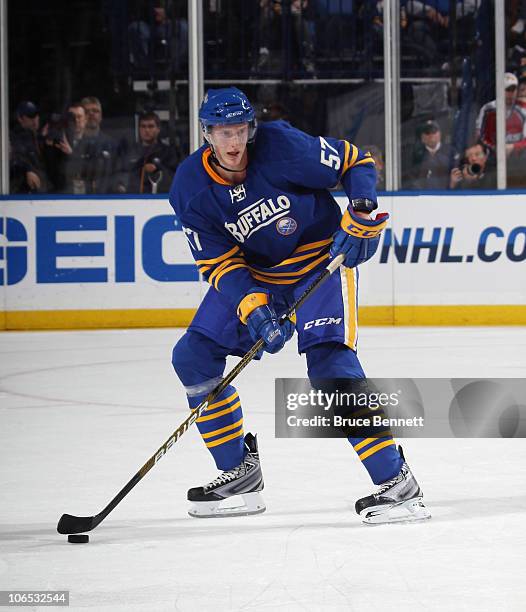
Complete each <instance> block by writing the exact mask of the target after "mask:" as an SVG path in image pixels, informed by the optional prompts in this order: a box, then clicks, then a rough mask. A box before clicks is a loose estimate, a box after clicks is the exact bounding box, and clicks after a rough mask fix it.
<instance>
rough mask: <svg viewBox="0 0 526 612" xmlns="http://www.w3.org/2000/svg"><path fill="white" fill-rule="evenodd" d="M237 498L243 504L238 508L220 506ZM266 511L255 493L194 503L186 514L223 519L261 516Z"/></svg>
mask: <svg viewBox="0 0 526 612" xmlns="http://www.w3.org/2000/svg"><path fill="white" fill-rule="evenodd" d="M239 497H242V499H243V502H244V503H243V504H241V505H238V506H222V504H224V503H225V502H230V501H232V500H235V499H237V498H239ZM266 509H267V507H266V506H265V502H264V501H263V498H262V497H261V495H260V494H259V493H258V492H255V493H245V494H244V495H236V496H233V497H231V498H227V499H224V500H221V501H213V502H194V503H193V506H192V507H191V508H190V509H189V510H188V514H189V515H190V516H192V517H194V518H224V517H231V516H250V515H251V514H261V513H262V512H265V510H266Z"/></svg>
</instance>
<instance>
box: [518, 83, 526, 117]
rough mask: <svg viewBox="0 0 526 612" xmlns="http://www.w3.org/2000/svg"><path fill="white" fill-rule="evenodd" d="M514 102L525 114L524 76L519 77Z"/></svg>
mask: <svg viewBox="0 0 526 612" xmlns="http://www.w3.org/2000/svg"><path fill="white" fill-rule="evenodd" d="M516 104H517V106H518V107H520V108H521V109H522V110H523V111H524V113H525V114H526V76H524V77H522V78H520V79H519V86H518V88H517V100H516Z"/></svg>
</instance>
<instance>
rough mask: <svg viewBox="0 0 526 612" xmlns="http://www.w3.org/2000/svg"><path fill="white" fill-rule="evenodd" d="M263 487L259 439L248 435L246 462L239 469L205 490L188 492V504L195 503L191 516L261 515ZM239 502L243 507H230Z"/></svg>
mask: <svg viewBox="0 0 526 612" xmlns="http://www.w3.org/2000/svg"><path fill="white" fill-rule="evenodd" d="M263 486H264V483H263V474H262V473H261V465H260V462H259V453H258V444H257V439H256V437H255V436H253V435H252V434H251V433H248V434H247V435H246V436H245V458H244V459H243V461H242V462H241V463H240V464H239V465H238V466H236V467H235V468H232V469H231V470H227V471H225V472H223V473H222V474H220V475H219V476H218V477H217V478H216V479H215V480H212V482H209V483H208V484H206V485H205V486H204V487H194V488H193V489H190V490H189V491H188V500H189V501H191V502H193V505H192V507H191V508H190V510H189V511H188V514H189V515H190V516H193V517H195V518H217V517H227V516H248V515H249V514H260V513H261V512H265V510H266V507H265V502H264V501H263V498H262V497H261V495H260V493H259V491H262V490H263ZM240 499H241V500H242V503H239V504H238V505H234V506H233V505H231V503H230V502H231V501H239V500H240Z"/></svg>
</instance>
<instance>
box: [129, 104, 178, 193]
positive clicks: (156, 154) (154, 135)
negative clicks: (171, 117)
mask: <svg viewBox="0 0 526 612" xmlns="http://www.w3.org/2000/svg"><path fill="white" fill-rule="evenodd" d="M160 134H161V120H160V119H159V116H158V115H157V114H156V113H154V112H148V113H144V114H142V115H141V116H140V118H139V141H138V142H137V143H135V144H133V145H132V146H131V148H130V150H129V151H128V152H127V154H126V155H125V156H124V158H123V164H122V169H121V172H120V173H119V180H118V185H117V191H118V192H119V193H167V192H168V191H169V190H170V185H171V182H172V179H173V175H174V173H175V169H176V168H177V164H178V162H179V156H178V155H177V152H176V151H175V149H174V148H173V147H170V146H168V145H165V144H164V143H163V142H161V141H160V139H159V137H160Z"/></svg>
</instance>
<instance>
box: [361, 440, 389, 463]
mask: <svg viewBox="0 0 526 612" xmlns="http://www.w3.org/2000/svg"><path fill="white" fill-rule="evenodd" d="M392 444H396V442H395V441H394V440H386V441H385V442H380V444H375V445H374V446H372V447H371V448H370V449H369V450H366V451H365V453H362V454H361V455H358V458H359V459H361V460H362V461H363V460H364V459H367V457H370V456H371V455H374V454H375V453H377V452H378V451H381V450H382V448H385V447H386V446H391V445H392Z"/></svg>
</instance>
